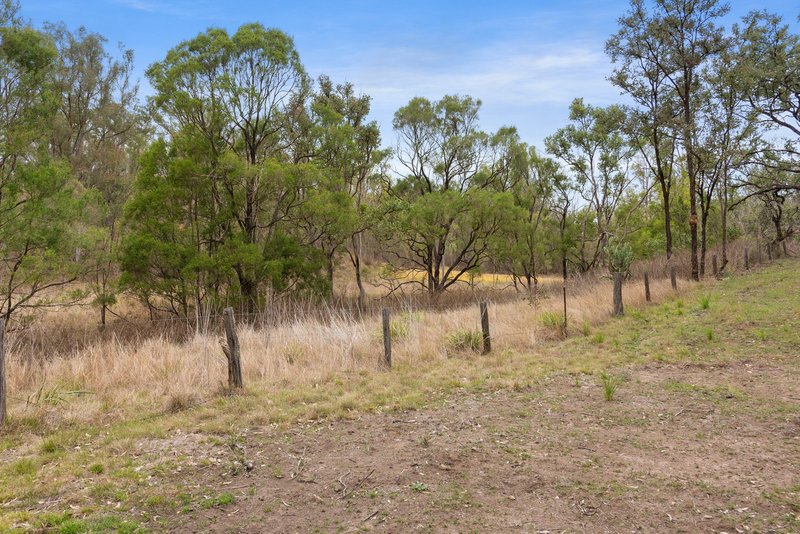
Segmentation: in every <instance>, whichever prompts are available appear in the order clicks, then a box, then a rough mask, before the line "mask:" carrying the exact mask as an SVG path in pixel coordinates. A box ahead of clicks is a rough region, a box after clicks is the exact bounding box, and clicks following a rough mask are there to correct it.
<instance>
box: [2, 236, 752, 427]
mask: <svg viewBox="0 0 800 534" xmlns="http://www.w3.org/2000/svg"><path fill="white" fill-rule="evenodd" d="M750 250H751V249H750V248H749V247H744V248H743V249H739V251H738V256H737V257H735V258H732V259H733V263H734V264H735V266H736V268H737V269H739V268H741V270H747V269H749V268H751V267H752V265H754V264H757V263H759V262H760V261H761V259H762V256H761V255H760V254H759V253H758V251H757V252H756V254H752V253H751V251H750ZM711 266H712V271H713V273H714V275H715V276H719V269H718V261H717V258H716V251H713V252H712V255H711ZM638 267H639V269H638V270H634V272H633V274H632V275H631V276H630V277H629V278H628V279H627V280H624V281H623V280H622V277H615V278H617V280H615V282H616V283H615V287H613V288H610V289H612V291H609V292H608V293H606V291H607V289H605V288H606V284H607V282H603V284H602V285H598V284H597V277H587V276H582V277H581V276H576V277H575V278H571V279H570V280H569V284H568V285H567V284H564V285H563V286H561V287H559V286H555V285H552V286H550V287H549V288H546V289H544V290H542V291H541V292H540V293H538V294H527V295H525V294H523V296H522V297H520V296H517V298H516V299H514V300H513V301H512V300H511V299H508V298H505V297H504V298H503V299H498V300H491V299H488V298H485V295H484V298H480V299H478V300H477V301H475V302H473V303H471V304H469V305H467V306H463V305H462V306H459V307H452V306H449V305H447V304H439V305H436V304H435V303H431V302H421V303H415V302H413V301H412V302H406V303H405V304H403V305H395V306H384V307H383V308H381V309H380V322H379V325H380V326H379V331H378V332H377V333H376V334H378V335H377V336H376V337H380V340H378V339H375V341H376V342H378V341H380V342H382V346H383V351H382V352H383V353H382V355H381V357H380V358H375V356H376V354H375V345H374V344H369V346H367V347H366V351H367V352H368V353H369V354H371V356H369V354H367V358H369V357H371V358H375V359H373V360H372V361H373V362H374V363H373V364H372V365H373V366H380V367H383V368H385V369H387V370H388V369H391V368H392V365H393V363H394V362H393V360H394V359H395V357H396V356H397V343H398V342H399V343H400V349H401V350H400V357H401V359H402V358H404V357H403V350H406V353H405V354H406V355H405V358H408V354H409V352H408V350H409V349H408V348H407V345H408V343H409V341H408V339H403V336H402V335H398V332H397V331H396V330H397V329H396V328H395V327H394V326H393V320H394V319H395V318H400V319H401V320H406V319H408V317H410V316H412V315H413V314H415V313H419V312H420V310H425V311H432V312H435V313H446V314H447V315H442V316H437V317H438V318H434V319H433V320H434V321H439V320H442V319H444V317H447V318H448V321H450V323H449V324H455V323H456V322H459V323H460V324H461V325H464V324H472V325H474V328H473V329H472V330H470V329H469V328H467V329H465V332H463V333H464V334H465V335H466V341H465V343H464V344H463V346H465V347H467V348H468V349H469V350H472V351H474V352H480V353H482V354H490V353H491V352H492V351H493V350H497V349H498V343H497V342H498V340H499V341H500V344H499V349H500V350H503V348H504V346H505V347H508V346H510V345H515V346H520V344H521V345H524V344H525V343H527V342H526V341H524V340H525V339H529V340H531V342H532V343H534V344H535V342H536V339H534V338H535V336H536V335H538V334H536V333H535V332H534V330H535V329H536V328H537V327H538V326H541V325H536V324H533V323H531V320H534V321H536V320H539V321H542V323H544V322H545V319H546V321H547V322H548V329H547V332H551V331H552V332H553V335H557V336H564V335H566V334H567V323H568V321H569V320H570V317H571V316H570V315H569V313H567V299H570V300H571V302H570V303H571V304H572V306H575V305H576V304H575V303H574V302H572V301H574V299H587V298H588V299H591V300H592V302H591V304H592V305H593V306H596V308H597V309H604V310H606V311H605V312H604V313H605V316H607V315H609V313H608V311H610V310H612V304H617V303H618V304H619V306H618V307H617V306H616V305H614V306H613V310H614V311H615V312H619V313H618V314H621V313H624V310H623V309H622V306H621V304H622V293H623V291H624V292H625V293H626V294H627V293H629V292H630V291H631V288H636V289H635V291H636V292H637V295H640V296H637V297H636V298H637V299H638V300H636V303H647V302H651V301H652V300H653V295H654V293H653V289H654V288H653V286H654V283H655V289H656V291H662V294H663V291H667V290H668V289H666V288H667V287H669V288H671V290H672V291H676V290H678V289H682V287H683V284H682V283H681V284H679V280H682V279H683V278H682V277H679V276H678V274H677V273H678V272H679V269H680V267H681V265H680V264H678V268H676V266H675V265H672V266H669V267H667V266H661V267H660V269H655V270H654V271H653V272H651V271H649V270H644V269H642V268H641V265H640V266H638ZM664 271H667V272H668V275H669V276H668V279H669V280H670V282H669V286H666V285H665V284H666V281H665V280H666V279H667V278H665V277H664ZM684 272H685V271H684ZM654 275H655V276H654ZM623 288H624V289H623ZM568 289H569V290H568ZM581 291H584V292H585V293H586V294H582V293H581ZM656 295H657V294H656ZM562 298H563V299H564V302H563V307H562V306H561V304H562V303H561V299H562ZM521 299H530V302H529V304H530V308H533V309H534V311H533V315H532V316H530V315H529V316H526V317H521V316H520V317H514V316H513V315H514V314H516V315H521V314H519V313H518V312H519V311H520V310H523V307H521V306H524V305H527V304H528V303H525V302H523V300H521ZM539 300H541V301H549V303H550V306H549V308H550V309H546V308H547V307H546V306H541V305H540V304H539V302H538V301H539ZM515 303H517V304H520V306H517V304H515ZM584 305H585V302H584V301H581V303H580V304H578V306H579V307H584ZM509 306H511V307H509ZM514 306H516V307H514ZM500 307H503V309H504V310H505V311H504V313H505V314H506V315H508V314H512V316H511V317H506V318H505V319H504V320H503V321H502V322H501V323H500V324H499V328H498V327H497V325H496V323H495V318H496V315H497V314H498V312H497V310H498V309H499V308H500ZM537 307H538V310H539V311H538V312H537V311H536V309H537ZM473 310H474V311H473ZM572 311H573V312H574V311H575V310H574V309H573V310H572ZM536 313H539V316H538V319H537V316H536ZM273 315H274V314H273ZM451 315H452V316H453V318H452V320H451ZM512 319H513V320H512ZM573 319H575V318H573ZM577 319H578V320H579V319H580V316H578V317H577ZM237 320H238V321H239V322H241V323H244V324H246V325H247V328H248V329H250V330H248V333H247V335H248V336H250V337H249V338H248V339H245V344H244V345H243V344H242V343H241V341H240V336H239V333H238V329H239V328H240V327H241V325H237ZM318 320H319V321H322V322H325V321H327V322H329V323H330V324H334V323H336V322H337V321H339V322H341V323H342V324H344V325H345V326H344V328H343V329H342V330H345V331H343V332H341V333H340V335H341V336H342V339H341V340H340V341H338V342H341V343H347V341H348V340H347V337H348V336H351V337H352V336H353V335H354V334H353V333H352V332H354V331H355V330H354V331H347V329H349V328H354V329H360V330H358V331H359V332H360V334H359V335H361V337H362V339H363V337H364V331H365V330H367V331H368V330H369V329H370V328H371V327H369V326H366V325H369V324H372V323H371V319H370V317H369V316H367V317H364V316H357V317H354V316H353V315H349V314H347V313H345V312H341V311H337V310H335V309H329V314H328V315H327V316H325V317H323V316H318ZM408 320H409V321H410V319H408ZM258 321H261V322H260V323H259V322H258ZM465 321H467V322H466V323H465ZM161 324H165V325H170V326H172V325H177V326H176V329H178V330H180V329H184V330H185V331H186V334H187V335H188V334H190V333H191V332H192V330H193V329H196V325H192V324H190V323H188V322H187V321H186V320H181V319H174V318H173V319H166V320H164V321H163V323H161ZM254 324H259V326H260V328H261V330H258V331H253V330H252V327H253V325H254ZM275 325H282V326H275ZM286 325H291V322H290V321H289V320H287V319H286V318H284V319H282V320H280V321H277V320H267V319H265V318H264V314H263V313H259V314H243V313H235V310H233V309H232V308H227V309H225V310H224V312H223V313H222V314H221V315H219V316H217V315H214V316H210V317H209V321H208V322H207V326H208V331H209V332H212V333H214V334H215V335H221V336H222V337H223V339H224V344H223V346H222V349H221V350H220V347H219V345H216V349H213V347H210V349H209V350H212V351H213V352H216V353H217V354H218V356H213V357H214V358H219V356H221V355H224V357H225V361H226V363H227V390H228V391H229V392H232V393H235V392H236V391H239V390H241V389H242V388H243V387H244V385H245V384H244V381H245V380H246V379H247V376H245V373H243V365H244V366H248V365H253V359H256V358H262V359H263V358H264V357H265V356H264V355H262V354H254V353H253V350H254V348H253V343H252V339H251V338H252V337H253V336H254V335H256V336H258V337H260V338H263V339H262V341H259V343H262V345H260V346H262V347H263V346H266V344H268V343H269V344H271V341H270V339H271V338H270V336H271V335H272V332H273V331H275V330H276V329H277V328H284V329H285V328H287V326H286ZM347 325H352V326H347ZM358 325H361V326H358ZM0 326H2V328H0V423H1V422H2V421H3V420H4V418H5V412H6V409H5V404H6V399H7V391H8V388H7V387H6V378H7V374H6V372H5V361H6V358H5V355H6V353H7V352H8V338H7V337H5V336H3V334H4V333H5V328H4V325H3V324H2V323H0ZM428 326H429V329H428V330H427V331H426V335H428V334H430V333H431V332H436V331H437V330H438V331H444V332H447V330H446V327H443V326H441V325H439V324H435V323H434V324H432V325H428ZM319 331H321V330H314V331H313V332H319ZM348 332H350V333H348ZM399 334H402V332H400V333H399ZM309 335H318V334H316V333H310V334H309ZM547 335H549V334H547ZM437 339H438V340H439V341H437V340H434V341H435V342H442V340H444V342H447V340H446V338H443V336H439V337H438V338H437ZM520 340H523V341H520ZM326 341H328V342H329V343H330V342H331V341H333V340H324V339H323V340H320V341H317V342H316V343H317V345H315V347H324V343H325V342H326ZM518 342H519V343H518ZM215 343H216V342H215ZM248 343H249V345H248ZM404 344H405V345H406V347H405V348H404ZM323 350H324V349H323ZM351 350H352V349H351ZM444 350H449V348H446V349H444ZM362 353H363V351H362ZM273 354H274V351H273ZM284 357H285V358H286V359H288V360H291V359H292V357H293V356H292V355H291V354H288V355H284ZM109 358H110V357H109ZM165 358H166V357H165ZM248 358H250V360H248ZM248 361H249V362H250V363H248ZM340 361H341V363H340V364H338V365H340V366H341V369H342V370H346V365H347V361H346V360H340ZM289 363H290V364H291V362H289ZM333 364H335V362H333V363H332V365H333ZM37 365H40V366H41V367H42V368H44V367H45V366H46V365H47V361H43V362H41V363H40V364H37ZM92 365H94V364H92ZM113 365H115V366H116V365H117V364H116V363H114V364H113ZM173 365H182V364H181V363H174V364H173ZM215 366H216V364H215ZM212 367H214V366H212ZM31 368H34V369H35V366H31ZM215 368H216V367H215ZM56 369H59V370H56ZM60 369H61V368H55V367H54V368H53V369H52V370H50V371H47V372H45V371H42V373H43V375H42V376H48V375H49V376H54V375H55V376H58V375H59V374H61V372H60ZM212 371H213V373H217V372H218V371H215V370H213V369H212ZM76 372H77V371H76ZM223 372H224V371H223ZM123 376H124V374H121V377H123ZM128 376H129V375H128ZM213 376H218V377H219V379H221V378H222V376H221V375H218V374H214V375H213ZM262 376H264V375H263V374H262ZM131 378H133V377H131ZM121 379H123V378H121ZM12 387H13V382H12ZM131 387H134V386H131ZM15 389H16V390H19V387H18V385H17V387H16V388H15Z"/></svg>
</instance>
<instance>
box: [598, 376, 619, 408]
mask: <svg viewBox="0 0 800 534" xmlns="http://www.w3.org/2000/svg"><path fill="white" fill-rule="evenodd" d="M600 380H601V381H602V382H603V397H604V398H605V399H606V400H607V401H609V402H610V401H612V400H614V394H616V392H617V386H619V380H618V379H617V378H615V377H613V376H611V375H609V374H607V373H603V374H601V375H600Z"/></svg>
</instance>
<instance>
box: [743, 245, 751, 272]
mask: <svg viewBox="0 0 800 534" xmlns="http://www.w3.org/2000/svg"><path fill="white" fill-rule="evenodd" d="M744 270H745V271H749V270H750V251H749V250H747V247H745V248H744Z"/></svg>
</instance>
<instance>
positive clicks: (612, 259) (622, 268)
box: [607, 242, 633, 273]
mask: <svg viewBox="0 0 800 534" xmlns="http://www.w3.org/2000/svg"><path fill="white" fill-rule="evenodd" d="M607 259H608V268H609V270H610V271H611V272H612V273H627V272H628V271H629V270H630V268H631V264H632V263H633V249H631V246H630V245H629V244H628V243H625V242H621V243H617V242H612V243H610V244H609V245H608V247H607Z"/></svg>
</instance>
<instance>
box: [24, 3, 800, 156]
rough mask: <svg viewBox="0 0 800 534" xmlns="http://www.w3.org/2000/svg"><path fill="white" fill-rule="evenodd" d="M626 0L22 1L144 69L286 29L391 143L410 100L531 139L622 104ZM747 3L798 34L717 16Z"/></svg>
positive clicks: (785, 9) (789, 13) (790, 14)
mask: <svg viewBox="0 0 800 534" xmlns="http://www.w3.org/2000/svg"><path fill="white" fill-rule="evenodd" d="M627 6H628V1H627V0H625V1H620V0H605V1H602V2H597V1H586V0H561V1H559V2H545V1H539V0H527V1H524V0H516V1H512V0H483V1H475V0H461V1H455V0H453V1H443V0H395V1H393V2H387V1H381V0H373V1H368V0H329V1H318V0H294V1H289V2H287V1H285V0H284V1H280V2H278V1H275V0H262V1H257V2H256V1H250V2H247V1H241V0H228V1H212V0H194V1H191V0H162V1H159V0H83V1H78V0H72V1H70V0H60V1H56V0H22V14H23V16H24V17H25V18H27V19H29V20H31V22H33V24H34V25H40V24H41V23H43V22H45V21H49V22H56V21H63V22H64V23H66V24H67V26H68V27H70V28H72V29H76V28H78V27H79V26H85V27H86V28H87V29H88V30H89V31H92V32H97V33H100V34H102V35H104V36H105V37H106V38H107V39H108V41H109V44H112V45H116V44H117V43H123V44H124V45H125V46H126V47H128V48H131V49H133V50H134V53H135V62H136V75H137V77H139V78H140V85H141V91H142V94H143V95H145V96H146V95H147V94H149V93H151V92H152V91H151V89H150V87H149V85H148V83H147V80H146V78H145V76H144V71H145V69H146V68H147V66H148V65H150V64H151V63H153V62H154V61H158V60H160V59H162V58H163V57H164V56H165V54H166V52H167V51H168V50H169V49H170V48H172V47H174V46H175V45H177V44H178V43H179V42H181V41H183V40H186V39H190V38H192V37H194V36H196V35H197V34H198V33H200V32H202V31H204V30H206V29H207V28H209V27H222V28H225V29H227V30H228V31H230V32H234V31H235V30H236V28H238V27H239V26H240V25H241V24H244V23H248V22H260V23H262V24H263V25H265V26H267V27H274V28H279V29H281V30H283V31H284V32H286V33H287V34H289V35H291V36H292V37H293V38H294V40H295V45H296V47H297V49H298V51H299V53H300V58H301V60H302V62H303V64H304V65H305V68H306V70H307V71H308V73H309V74H310V75H311V76H312V77H317V76H318V75H320V74H327V75H329V76H330V77H331V78H332V79H333V80H334V81H335V82H345V81H346V82H351V83H353V84H354V86H355V87H356V90H357V91H359V92H362V93H366V94H368V95H370V96H371V97H372V118H373V119H375V120H377V121H378V123H379V124H380V126H381V131H382V135H383V142H384V145H386V146H392V145H393V144H394V142H395V139H396V137H395V135H394V132H393V131H392V126H391V122H392V116H393V115H394V112H395V111H396V110H397V109H398V108H399V107H400V106H402V105H404V104H405V103H407V102H408V101H409V100H410V99H411V98H413V97H415V96H424V97H427V98H430V99H438V98H441V97H442V96H443V95H446V94H462V95H465V94H466V95H471V96H474V97H477V98H479V99H480V100H481V101H482V102H483V107H482V108H481V114H480V118H481V125H482V127H483V129H485V130H487V131H493V130H496V129H497V128H499V127H501V126H505V125H513V126H516V127H517V129H518V130H519V132H520V135H521V137H522V139H523V140H525V141H527V142H529V143H531V144H534V145H536V146H539V147H541V146H542V145H543V139H544V138H545V137H546V136H548V135H550V134H552V133H553V132H554V131H555V130H556V129H558V128H559V127H561V126H563V125H564V124H566V121H567V117H568V106H569V103H570V102H571V101H572V99H574V98H577V97H583V98H584V99H585V100H586V101H587V102H589V103H591V104H594V105H608V104H611V103H614V102H619V101H622V97H621V96H620V95H619V91H618V90H617V89H616V88H614V87H613V86H612V85H611V84H610V83H609V82H608V81H607V77H608V76H609V75H610V74H611V71H612V65H611V63H610V61H609V60H608V58H607V57H606V55H605V53H604V50H603V48H604V43H605V41H606V39H607V38H608V37H609V36H610V35H611V34H613V33H614V32H615V30H616V27H617V19H618V18H619V17H620V16H621V15H623V14H624V13H625V11H626V9H627ZM753 9H767V10H769V11H772V12H776V13H779V14H781V15H783V16H784V18H785V19H786V21H787V22H789V23H791V24H792V26H793V27H794V29H795V31H800V23H798V15H800V2H798V0H790V1H785V0H760V1H750V0H742V1H733V2H731V14H730V15H729V16H728V17H727V22H728V23H732V22H734V21H735V20H738V19H740V18H741V17H742V16H743V15H744V14H746V13H747V12H749V11H751V10H753Z"/></svg>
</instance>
